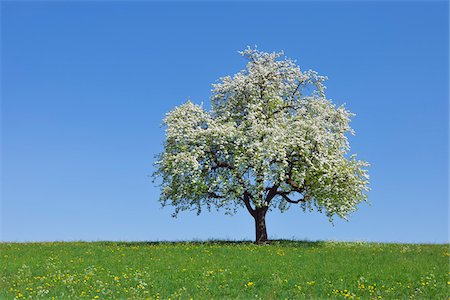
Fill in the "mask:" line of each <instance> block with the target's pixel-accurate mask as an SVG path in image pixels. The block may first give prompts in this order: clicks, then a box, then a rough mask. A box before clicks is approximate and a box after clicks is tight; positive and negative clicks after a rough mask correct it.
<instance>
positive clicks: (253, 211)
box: [242, 191, 256, 218]
mask: <svg viewBox="0 0 450 300" xmlns="http://www.w3.org/2000/svg"><path fill="white" fill-rule="evenodd" d="M242 200H244V204H245V207H246V208H247V210H248V212H249V213H250V214H251V215H252V217H253V218H256V211H255V210H254V209H253V208H252V206H251V205H250V195H249V193H247V192H246V191H244V198H243V199H242Z"/></svg>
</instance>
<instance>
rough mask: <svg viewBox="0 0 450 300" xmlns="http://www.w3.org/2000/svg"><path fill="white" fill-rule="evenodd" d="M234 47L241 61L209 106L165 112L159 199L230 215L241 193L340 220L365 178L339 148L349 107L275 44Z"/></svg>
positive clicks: (258, 203)
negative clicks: (266, 48) (273, 48)
mask: <svg viewBox="0 0 450 300" xmlns="http://www.w3.org/2000/svg"><path fill="white" fill-rule="evenodd" d="M240 53H241V54H242V55H243V56H244V57H245V58H247V60H248V63H247V66H246V69H245V70H242V71H240V72H238V73H237V74H235V75H234V76H233V77H230V76H226V77H223V78H220V80H219V81H218V82H217V83H216V84H213V89H212V96H211V104H212V105H211V111H209V112H208V111H205V110H204V109H203V108H202V107H201V106H199V105H196V104H194V103H192V102H190V101H188V102H187V103H185V104H183V105H181V106H179V107H176V108H175V109H173V110H172V111H171V112H169V113H168V114H167V115H166V117H165V119H164V125H165V126H166V140H165V142H164V151H163V153H161V154H160V155H159V158H158V161H157V162H156V167H157V171H156V172H155V177H156V178H162V184H161V187H162V189H161V191H162V193H161V201H162V204H163V205H165V204H171V205H173V206H174V207H175V209H176V211H175V214H176V213H178V212H179V211H181V210H188V209H195V210H197V211H198V212H199V213H200V211H201V208H202V207H207V208H208V209H210V208H212V207H216V208H225V209H226V210H227V212H229V213H232V212H234V211H235V209H236V206H245V204H246V203H245V201H246V199H248V201H249V203H250V206H251V208H250V209H252V208H253V209H256V208H261V207H267V208H273V207H278V208H279V209H280V210H282V211H284V210H286V209H288V208H289V206H290V205H291V204H292V203H299V204H300V205H301V207H302V208H303V209H305V210H306V209H309V210H312V209H317V210H319V211H322V212H324V213H326V214H327V216H328V217H329V218H330V219H332V218H333V216H339V217H342V218H346V216H347V215H348V214H349V213H350V212H352V211H354V210H356V206H357V204H359V203H360V202H361V201H364V200H366V198H367V195H366V192H367V191H368V183H369V182H368V178H369V177H368V173H367V170H366V168H367V166H368V163H367V162H364V161H361V160H357V159H356V156H355V155H350V154H349V151H350V146H349V143H348V139H347V135H348V134H354V132H353V130H352V129H351V128H350V125H349V123H350V118H351V117H352V116H353V114H352V113H351V112H349V111H348V110H347V109H346V108H345V107H344V106H339V107H337V106H336V105H334V104H333V103H332V102H331V101H330V100H328V99H327V98H326V95H325V85H324V82H325V80H326V77H324V76H319V75H318V74H317V72H315V71H311V70H309V71H302V70H301V69H300V67H299V66H297V65H296V64H295V62H294V61H293V60H290V59H288V58H284V57H283V53H282V52H280V53H266V52H260V51H258V50H256V49H251V48H248V49H246V50H244V51H242V52H240ZM246 196H247V197H246ZM247 209H249V208H248V207H247Z"/></svg>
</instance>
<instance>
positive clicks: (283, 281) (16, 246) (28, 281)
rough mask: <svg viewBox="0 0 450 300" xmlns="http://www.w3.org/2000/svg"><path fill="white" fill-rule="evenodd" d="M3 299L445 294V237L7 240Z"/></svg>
mask: <svg viewBox="0 0 450 300" xmlns="http://www.w3.org/2000/svg"><path fill="white" fill-rule="evenodd" d="M0 256H1V257H0V266H1V267H0V269H1V278H0V299H13V298H17V299H21V298H29V297H31V298H39V297H43V298H46V299H52V298H53V297H54V298H55V299H70V298H88V299H108V298H133V299H144V298H150V299H159V298H160V299H167V298H170V299H179V298H181V299H190V298H193V299H206V298H227V299H228V298H231V299H234V298H243V299H250V298H251V299H255V298H256V299H257V298H263V299H284V298H289V299H293V298H295V299H302V298H309V299H310V298H315V299H316V298H333V299H343V298H349V299H394V298H400V299H408V298H416V299H448V296H449V283H450V282H449V261H448V259H449V248H448V245H409V244H378V243H337V242H292V241H275V242H272V244H270V245H262V246H257V245H253V244H252V243H250V242H205V243H201V242H192V243H187V242H186V243H144V242H138V243H126V242H93V243H88V242H74V243H1V244H0Z"/></svg>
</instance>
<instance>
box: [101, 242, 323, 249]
mask: <svg viewBox="0 0 450 300" xmlns="http://www.w3.org/2000/svg"><path fill="white" fill-rule="evenodd" d="M94 243H96V244H104V245H114V246H125V247H141V246H142V247H145V246H164V245H165V246H169V245H170V246H177V245H183V246H184V245H192V246H243V245H254V246H259V247H268V246H269V247H270V246H289V247H294V248H317V247H322V246H324V245H325V242H324V241H298V240H270V241H268V242H267V243H265V244H260V245H256V244H255V243H254V242H253V241H248V240H244V241H230V240H206V241H202V240H193V241H153V242H152V241H139V242H114V241H99V242H94Z"/></svg>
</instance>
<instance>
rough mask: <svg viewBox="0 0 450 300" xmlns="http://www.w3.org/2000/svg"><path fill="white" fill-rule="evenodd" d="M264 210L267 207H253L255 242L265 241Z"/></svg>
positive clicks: (265, 210)
mask: <svg viewBox="0 0 450 300" xmlns="http://www.w3.org/2000/svg"><path fill="white" fill-rule="evenodd" d="M266 212H267V207H257V208H256V209H255V229H256V241H255V243H256V244H263V243H265V242H267V229H266Z"/></svg>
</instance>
